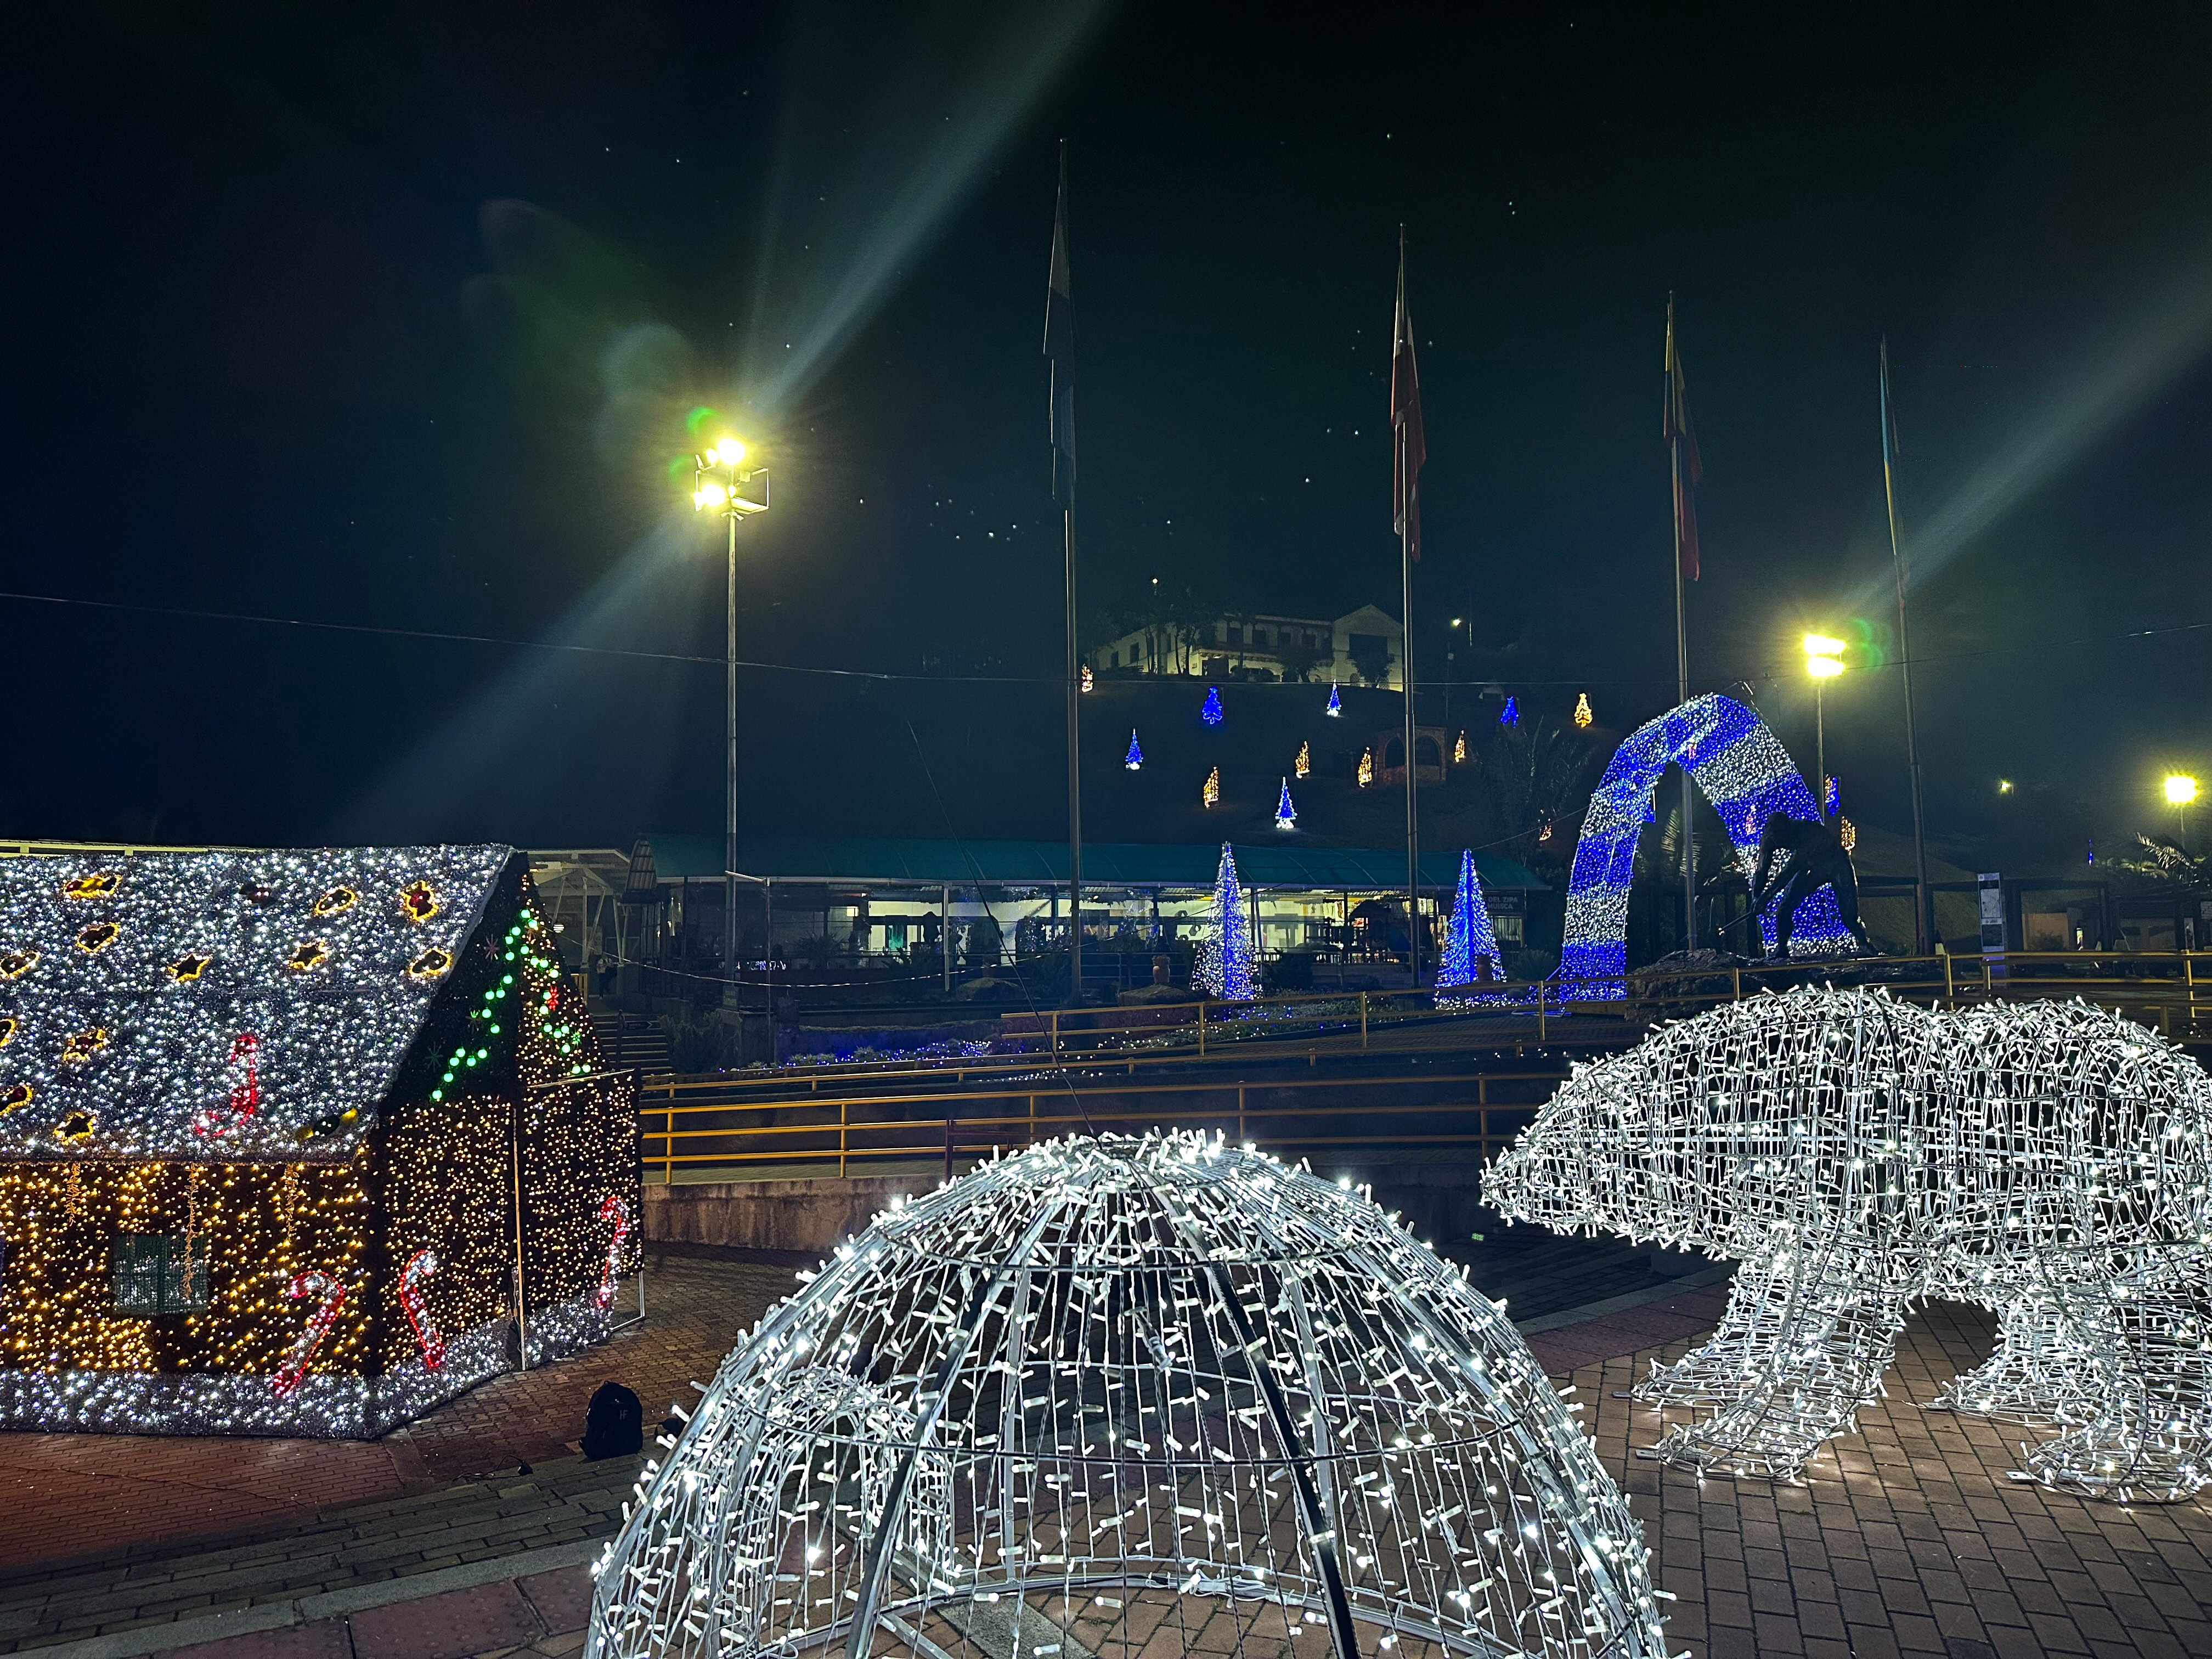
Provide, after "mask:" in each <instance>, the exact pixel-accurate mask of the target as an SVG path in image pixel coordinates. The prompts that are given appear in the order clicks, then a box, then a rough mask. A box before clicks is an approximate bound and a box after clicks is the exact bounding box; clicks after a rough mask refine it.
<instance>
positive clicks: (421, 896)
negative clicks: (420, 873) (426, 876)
mask: <svg viewBox="0 0 2212 1659" xmlns="http://www.w3.org/2000/svg"><path fill="white" fill-rule="evenodd" d="M399 908H401V909H402V910H404V912H406V915H407V920H408V921H429V920H430V918H431V917H433V916H435V915H437V914H438V896H437V894H436V893H435V892H434V891H433V890H431V887H430V884H429V883H428V882H427V881H416V882H410V883H409V884H407V886H406V888H405V889H404V890H403V891H402V892H401V893H400V895H399Z"/></svg>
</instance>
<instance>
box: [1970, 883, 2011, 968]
mask: <svg viewBox="0 0 2212 1659" xmlns="http://www.w3.org/2000/svg"><path fill="white" fill-rule="evenodd" d="M1974 880H1975V883H1976V884H1977V885H1978V888H1979V890H1980V893H1981V900H1982V958H1983V960H1984V963H1986V964H1987V965H1988V968H1989V972H1990V978H1991V979H2002V978H2003V977H2004V948H2005V909H2004V878H2003V876H2002V875H2001V874H1999V873H1998V872H1996V871H1995V870H1984V871H1983V872H1981V873H1980V874H1979V875H1978V876H1976V877H1975V878H1974Z"/></svg>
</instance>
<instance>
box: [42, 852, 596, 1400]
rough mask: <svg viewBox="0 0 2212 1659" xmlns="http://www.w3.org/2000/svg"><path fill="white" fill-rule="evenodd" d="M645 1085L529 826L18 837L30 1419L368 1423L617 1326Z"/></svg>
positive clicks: (588, 1340)
mask: <svg viewBox="0 0 2212 1659" xmlns="http://www.w3.org/2000/svg"><path fill="white" fill-rule="evenodd" d="M634 1092H635V1091H634V1085H633V1082H632V1079H631V1078H630V1076H629V1074H628V1073H611V1072H609V1071H607V1070H606V1069H605V1068H604V1067H603V1066H602V1064H601V1062H600V1059H599V1049H598V1047H597V1044H596V1042H595V1041H594V1040H593V1037H592V1027H591V1022H590V1021H589V1019H588V1018H586V1016H585V1011H584V1008H583V1006H582V1003H581V1000H580V998H576V997H574V994H573V993H572V992H571V990H570V989H569V987H568V983H567V981H564V979H563V978H562V974H561V971H560V964H559V959H558V953H557V951H556V948H555V942H554V938H553V934H552V932H551V930H550V928H549V927H548V926H547V924H546V922H545V921H544V917H543V915H541V913H540V911H539V910H538V906H537V904H536V902H535V899H534V896H533V894H532V889H531V884H530V878H529V873H528V870H527V867H526V861H525V860H524V859H523V857H522V855H521V854H518V853H516V852H515V851H514V850H513V848H506V847H431V848H365V849H353V850H319V851H311V852H248V853H229V852H221V853H218V852H209V853H191V852H176V853H141V854H130V855H123V854H114V855H109V856H106V857H100V856H95V855H89V854H72V855H70V856H67V857H25V858H15V859H9V860H0V1243H4V1255H0V1426H4V1427H10V1428H23V1429H94V1430H110V1431H130V1432H135V1433H143V1432H149V1431H154V1432H169V1433H192V1434H300V1435H323V1436H333V1437H370V1436H374V1435H378V1434H381V1433H383V1432H384V1431H386V1430H388V1429H390V1428H392V1427H393V1426H394V1425H397V1424H399V1423H402V1422H404V1421H406V1420H408V1419H410V1418H413V1417H416V1416H418V1415H420V1414H421V1413H423V1412H424V1411H426V1410H428V1408H429V1407H433V1406H435V1405H436V1404H437V1403H438V1402H440V1401H443V1400H446V1399H447V1398H450V1397H451V1396H452V1395H456V1394H459V1393H460V1392H461V1391H462V1390H464V1389H467V1388H470V1387H471V1386H472V1385H474V1384H475V1383H479V1382H482V1381H483V1379H484V1378H486V1377H488V1376H492V1375H494V1374H495V1373H496V1372H498V1371H501V1370H508V1369H512V1368H513V1367H514V1366H516V1365H517V1364H520V1363H522V1362H523V1360H524V1359H525V1358H527V1361H528V1363H530V1364H538V1363H540V1362H541V1361H544V1360H548V1359H553V1358H558V1357H560V1356H561V1355H562V1354H565V1353H569V1352H574V1351H575V1350H576V1349H578V1348H580V1347H583V1346H586V1345H587V1344H589V1343H591V1342H593V1341H595V1340H599V1338H601V1337H602V1336H604V1335H605V1334H607V1332H608V1331H609V1330H610V1328H611V1326H612V1324H613V1322H614V1320H615V1318H616V1311H615V1305H616V1302H617V1297H616V1290H617V1281H618V1280H619V1279H621V1278H623V1276H624V1275H626V1274H628V1273H631V1272H633V1271H635V1268H636V1267H637V1257H638V1253H639V1240H638V1237H637V1231H636V1229H637V1221H638V1217H639V1214H640V1194H639V1190H638V1182H639V1165H638V1157H637V1135H636V1117H635V1101H634ZM518 1306H519V1307H520V1317H519V1318H518V1317H517V1309H518Z"/></svg>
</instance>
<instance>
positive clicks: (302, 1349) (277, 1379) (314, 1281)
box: [270, 1268, 346, 1395]
mask: <svg viewBox="0 0 2212 1659" xmlns="http://www.w3.org/2000/svg"><path fill="white" fill-rule="evenodd" d="M284 1294H285V1295H286V1296H288V1297H291V1298H292V1299H293V1300H294V1301H295V1302H296V1301H298V1300H299V1299H300V1298H301V1297H303V1296H319V1297H322V1298H323V1301H322V1305H321V1306H320V1307H319V1308H317V1309H316V1310H315V1315H314V1317H313V1318H312V1319H310V1320H309V1321H308V1322H307V1329H306V1330H304V1331H302V1332H301V1334H300V1340H298V1341H297V1342H295V1343H294V1344H293V1345H292V1357H291V1358H289V1359H287V1360H286V1361H285V1362H284V1364H283V1367H282V1369H280V1370H278V1371H277V1373H276V1376H274V1377H272V1378H270V1383H271V1385H272V1386H273V1387H274V1388H275V1389H276V1392H277V1393H279V1394H284V1395H289V1394H290V1393H291V1392H293V1390H295V1389H297V1388H298V1387H299V1386H300V1383H301V1379H303V1378H304V1377H305V1376H307V1362H308V1361H309V1360H310V1359H313V1358H314V1357H315V1350H316V1349H317V1348H319V1347H320V1346H322V1341H323V1338H324V1336H325V1334H327V1333H328V1332H329V1330H330V1328H331V1325H333V1324H334V1323H336V1322H337V1316H338V1310H339V1309H340V1308H342V1307H343V1306H344V1305H345V1295H346V1293H345V1286H344V1285H341V1284H339V1283H338V1282H337V1279H333V1278H331V1275H330V1274H328V1273H319V1272H317V1271H316V1270H314V1269H313V1268H310V1269H309V1270H308V1271H307V1272H306V1273H294V1274H293V1275H292V1283H291V1285H289V1287H287V1289H286V1290H285V1291H284Z"/></svg>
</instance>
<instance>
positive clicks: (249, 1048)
mask: <svg viewBox="0 0 2212 1659" xmlns="http://www.w3.org/2000/svg"><path fill="white" fill-rule="evenodd" d="M229 1070H230V1121H229V1122H228V1123H225V1122H224V1121H222V1117H221V1116H220V1115H218V1112H217V1110H216V1108H215V1107H212V1106H210V1107H208V1108H206V1109H204V1110H202V1111H201V1112H200V1113H199V1114H198V1115H197V1116H195V1117H194V1118H193V1119H192V1133H194V1134H196V1135H204V1134H210V1133H212V1134H215V1135H217V1136H221V1135H225V1134H234V1133H237V1131H238V1126H239V1125H240V1124H241V1123H243V1122H245V1121H246V1119H248V1118H249V1117H252V1115H253V1114H254V1113H255V1112H256V1111H257V1110H258V1109H259V1108H260V1105H261V1039H260V1038H259V1037H258V1036H255V1035H254V1034H253V1033H252V1032H251V1031H240V1033H239V1034H238V1035H237V1036H234V1037H233V1038H232V1039H231V1040H230V1061H229Z"/></svg>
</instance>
